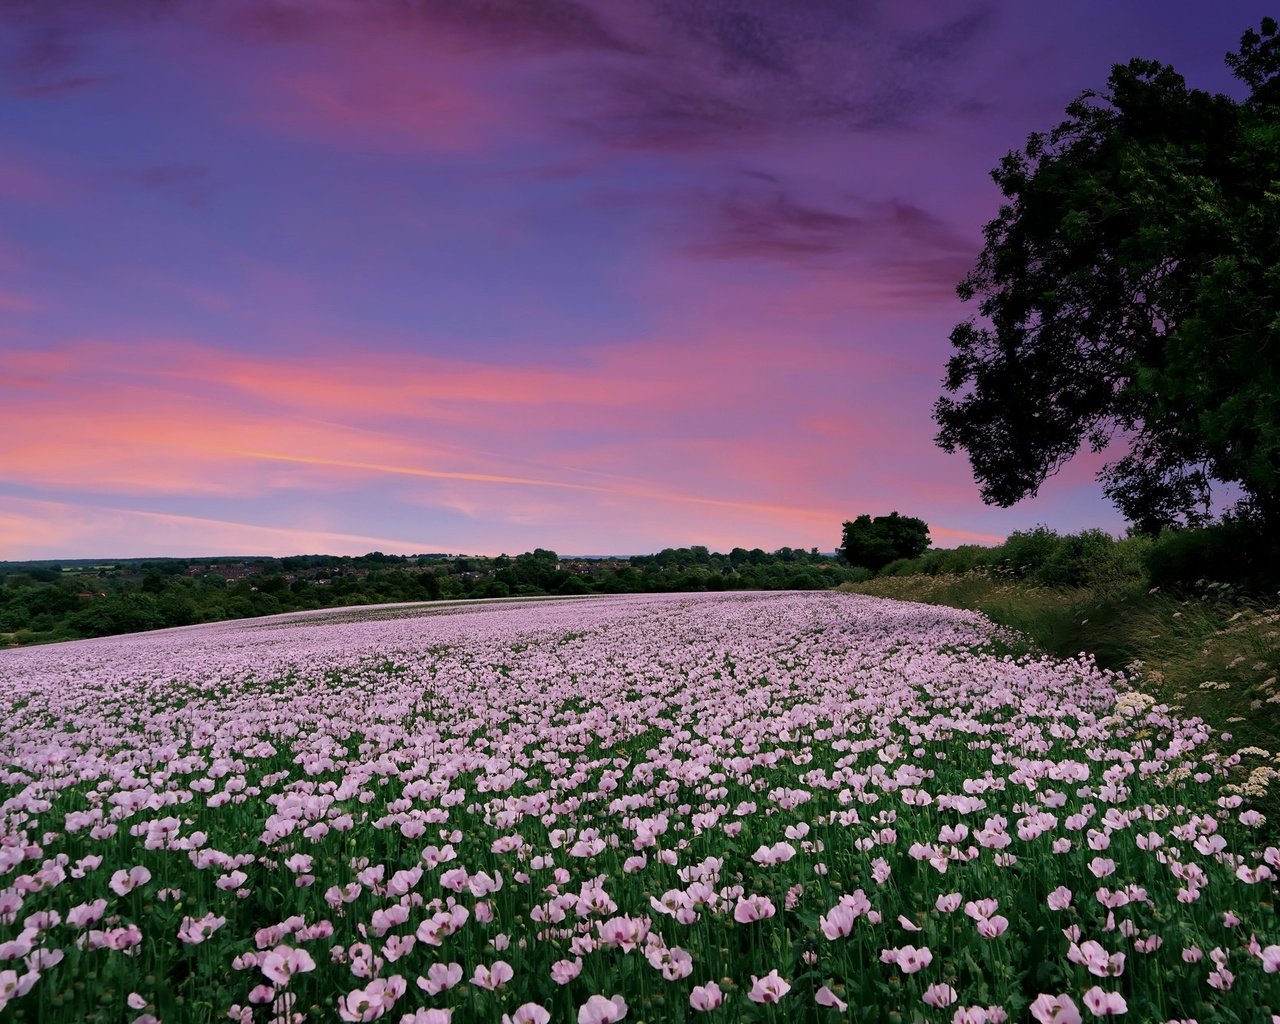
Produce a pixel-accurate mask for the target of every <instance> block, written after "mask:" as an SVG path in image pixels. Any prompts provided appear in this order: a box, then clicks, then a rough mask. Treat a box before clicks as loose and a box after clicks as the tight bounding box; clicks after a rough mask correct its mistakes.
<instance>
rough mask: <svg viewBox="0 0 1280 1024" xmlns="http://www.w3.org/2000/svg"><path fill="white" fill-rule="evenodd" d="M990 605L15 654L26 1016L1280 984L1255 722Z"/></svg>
mask: <svg viewBox="0 0 1280 1024" xmlns="http://www.w3.org/2000/svg"><path fill="white" fill-rule="evenodd" d="M1005 639H1006V638H1003V637H1002V636H1001V634H1000V631H999V629H998V628H997V627H995V626H993V625H992V624H991V623H990V622H989V620H986V619H984V618H983V617H982V616H980V615H978V614H977V613H974V612H966V611H960V610H956V609H951V608H944V607H929V606H924V605H917V604H907V603H902V602H895V601H884V600H878V599H875V598H870V597H863V596H857V595H849V594H839V593H831V592H827V593H809V594H798V593H797V594H733V595H687V594H681V595H660V596H636V597H621V598H613V599H607V600H606V599H585V600H579V601H572V602H556V601H551V602H542V603H533V604H501V605H490V606H455V607H452V608H435V609H433V610H432V612H431V613H430V614H420V613H414V612H413V610H412V609H405V610H403V612H402V613H392V612H385V611H384V612H382V613H380V614H378V615H376V616H363V615H359V614H357V615H351V614H344V615H341V616H337V617H312V618H296V619H292V618H276V619H271V620H252V621H247V622H234V623H220V624H217V625H211V626H205V627H192V628H190V629H184V630H173V631H167V632H164V633H156V634H140V635H135V636H129V637H113V638H107V639H104V640H97V641H81V642H76V643H71V644H64V645H59V646H54V647H42V648H31V649H25V650H14V651H6V652H2V653H0V715H3V727H2V728H0V1010H2V1011H3V1014H4V1016H5V1019H8V1020H15V1021H24V1020H25V1021H36V1020H39V1021H67V1022H71V1021H77V1022H78V1021H104V1022H105V1021H111V1022H116V1021H122V1020H123V1021H135V1022H140V1024H150V1022H153V1021H156V1020H160V1021H165V1022H169V1024H173V1022H178V1021H201V1022H203V1021H226V1020H234V1021H241V1022H249V1021H279V1022H288V1024H301V1022H302V1021H303V1020H311V1021H321V1020H333V1019H340V1020H345V1021H371V1020H378V1019H387V1020H392V1021H409V1022H413V1024H443V1022H444V1021H447V1020H449V1019H450V1016H451V1015H452V1019H453V1020H454V1021H455V1022H457V1024H463V1022H470V1021H494V1022H497V1021H505V1020H508V1019H509V1020H511V1021H513V1022H519V1024H530V1022H546V1021H548V1020H556V1021H579V1022H580V1024H602V1022H606V1021H613V1020H621V1019H625V1020H628V1021H648V1022H659V1021H682V1020H689V1019H694V1018H702V1017H706V1019H707V1020H709V1021H717V1020H719V1021H726V1022H729V1021H757V1020H764V1021H784V1020H785V1021H827V1022H835V1021H839V1020H843V1019H848V1020H859V1021H861V1020H876V1021H881V1020H883V1021H892V1022H894V1024H899V1022H902V1021H948V1022H950V1021H957V1022H962V1024H963V1022H983V1021H992V1022H997V1024H998V1022H999V1021H1002V1020H1006V1019H1007V1020H1012V1021H1023V1020H1038V1021H1041V1022H1046V1024H1047V1022H1049V1021H1059V1022H1068V1024H1069V1022H1070V1021H1072V1020H1079V1019H1080V1016H1079V1015H1083V1016H1084V1018H1086V1019H1090V1018H1092V1017H1094V1016H1107V1015H1121V1014H1123V1015H1124V1019H1126V1020H1129V1021H1170V1020H1183V1019H1195V1020H1198V1021H1199V1022H1200V1024H1210V1022H1221V1024H1228V1022H1230V1024H1237V1022H1241V1021H1267V1020H1271V1019H1272V1018H1271V1016H1270V1015H1271V1013H1272V1010H1273V1008H1274V1009H1275V1010H1276V1011H1280V970H1278V969H1280V945H1277V943H1280V933H1278V930H1277V918H1276V913H1275V909H1274V905H1273V892H1274V883H1275V877H1276V874H1277V871H1280V851H1277V849H1276V848H1274V847H1267V846H1265V845H1264V843H1263V842H1262V841H1260V840H1259V838H1258V836H1259V834H1260V833H1259V828H1260V826H1261V825H1262V824H1263V822H1262V821H1261V818H1260V816H1259V815H1258V814H1257V813H1256V812H1254V811H1250V810H1248V809H1246V808H1245V807H1243V806H1242V804H1241V799H1240V797H1239V796H1236V795H1230V794H1224V793H1223V790H1222V786H1223V784H1224V782H1225V781H1226V779H1227V778H1228V776H1229V772H1230V769H1231V767H1232V765H1231V763H1230V761H1231V759H1230V758H1226V757H1222V756H1220V755H1219V754H1217V753H1215V752H1214V749H1213V740H1214V737H1213V735H1212V733H1211V730H1210V728H1209V727H1208V726H1207V725H1205V723H1204V722H1202V721H1200V720H1198V719H1181V718H1178V717H1176V716H1175V715H1174V714H1172V713H1171V712H1170V711H1169V709H1168V708H1166V707H1163V706H1159V705H1155V704H1153V703H1152V701H1151V698H1150V697H1147V696H1144V695H1143V694H1140V693H1136V692H1133V691H1131V690H1130V689H1129V687H1128V686H1127V684H1126V683H1125V681H1124V680H1123V678H1122V677H1119V676H1117V675H1116V674H1114V673H1110V672H1104V671H1099V670H1098V669H1097V668H1096V667H1094V666H1093V665H1092V664H1091V663H1089V662H1086V661H1060V660H1051V659H1047V658H1045V659H1031V658H1022V659H1015V658H1012V657H1010V656H1008V655H1006V654H1003V653H1001V652H1003V651H1004V650H1007V645H1006V643H1005Z"/></svg>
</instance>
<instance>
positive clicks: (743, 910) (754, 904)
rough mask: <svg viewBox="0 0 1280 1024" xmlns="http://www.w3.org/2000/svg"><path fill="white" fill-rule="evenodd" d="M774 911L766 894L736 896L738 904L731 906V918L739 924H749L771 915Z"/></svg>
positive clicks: (775, 911) (771, 902)
mask: <svg viewBox="0 0 1280 1024" xmlns="http://www.w3.org/2000/svg"><path fill="white" fill-rule="evenodd" d="M776 913H777V910H776V909H775V908H774V906H773V901H772V900H771V899H769V897H768V896H746V897H739V898H738V904H737V906H735V907H734V908H733V919H734V920H735V921H737V922H738V923H739V924H750V923H751V922H753V921H763V920H764V919H765V918H767V917H773V915H774V914H776Z"/></svg>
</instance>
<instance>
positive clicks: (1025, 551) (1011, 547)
mask: <svg viewBox="0 0 1280 1024" xmlns="http://www.w3.org/2000/svg"><path fill="white" fill-rule="evenodd" d="M1061 543H1062V538H1061V537H1059V536H1058V534H1057V531H1055V530H1051V529H1049V527H1047V526H1037V527H1036V528H1035V529H1033V530H1015V531H1014V532H1013V533H1011V534H1009V536H1008V538H1007V539H1006V540H1005V542H1004V543H1003V544H1002V545H1001V546H1000V547H998V548H996V551H997V552H998V553H999V555H998V557H999V560H1000V564H1001V565H1003V566H1004V567H1005V568H1006V569H1008V570H1009V571H1010V572H1011V573H1012V574H1013V575H1014V576H1017V577H1019V578H1024V577H1027V576H1034V575H1036V574H1037V573H1038V572H1039V571H1040V569H1041V568H1042V567H1043V566H1044V564H1045V563H1046V562H1047V561H1049V559H1050V558H1051V557H1052V556H1053V554H1054V552H1056V551H1057V550H1058V547H1059V545H1060V544H1061Z"/></svg>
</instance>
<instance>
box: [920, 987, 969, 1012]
mask: <svg viewBox="0 0 1280 1024" xmlns="http://www.w3.org/2000/svg"><path fill="white" fill-rule="evenodd" d="M920 998H921V999H922V1000H924V1002H925V1003H927V1004H928V1005H929V1006H937V1007H943V1006H950V1005H951V1004H952V1003H954V1002H955V1001H956V1000H957V999H959V998H960V994H959V993H958V992H956V990H955V989H953V988H952V987H951V986H950V985H943V984H941V983H939V984H936V985H930V986H929V987H928V988H927V989H925V990H924V995H922V996H921V997H920Z"/></svg>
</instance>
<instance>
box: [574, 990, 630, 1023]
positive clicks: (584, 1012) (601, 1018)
mask: <svg viewBox="0 0 1280 1024" xmlns="http://www.w3.org/2000/svg"><path fill="white" fill-rule="evenodd" d="M626 1015H627V1001H626V1000H625V999H623V998H622V996H613V997H612V998H610V999H606V998H605V997H604V996H592V997H591V998H590V999H588V1000H587V1001H586V1002H585V1003H583V1004H582V1005H581V1006H580V1007H578V1024H613V1022H614V1021H617V1020H622V1018H623V1017H625V1016H626Z"/></svg>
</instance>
